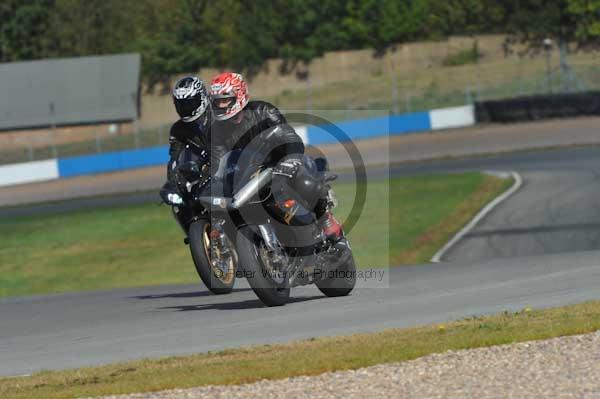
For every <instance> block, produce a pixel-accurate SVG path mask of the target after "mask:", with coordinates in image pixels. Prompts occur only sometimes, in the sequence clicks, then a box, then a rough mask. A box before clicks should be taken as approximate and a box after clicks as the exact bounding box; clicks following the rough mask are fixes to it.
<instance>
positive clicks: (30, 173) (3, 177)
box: [0, 106, 475, 186]
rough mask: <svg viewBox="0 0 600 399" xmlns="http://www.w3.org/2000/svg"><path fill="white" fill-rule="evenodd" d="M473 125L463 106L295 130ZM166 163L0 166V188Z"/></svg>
mask: <svg viewBox="0 0 600 399" xmlns="http://www.w3.org/2000/svg"><path fill="white" fill-rule="evenodd" d="M473 124H475V115H474V108H473V107H472V106H464V107H454V108H446V109H439V110H432V111H429V112H417V113H412V114H405V115H392V116H386V117H380V118H370V119H360V120H352V121H344V122H338V123H336V124H335V126H336V127H337V128H339V129H328V126H298V127H296V131H297V132H298V134H299V135H300V136H301V137H302V139H303V140H304V142H305V143H306V144H311V145H321V144H328V143H335V142H337V141H346V140H364V139H370V138H374V137H381V136H388V135H397V134H406V133H417V132H425V131H431V130H439V129H447V128H455V127H461V126H470V125H473ZM336 131H337V132H340V131H341V132H343V134H341V135H340V134H335V133H333V134H332V132H336ZM167 161H168V147H167V146H158V147H150V148H143V149H138V150H129V151H116V152H110V153H103V154H94V155H83V156H77V157H70V158H59V159H50V160H47V161H38V162H28V163H22V164H14V165H5V166H0V186H9V185H13V184H22V183H32V182H39V181H45V180H52V179H58V178H64V177H73V176H82V175H90V174H96V173H106V172H115V171H118V170H125V169H135V168H144V167H148V166H156V165H161V164H165V163H166V162H167Z"/></svg>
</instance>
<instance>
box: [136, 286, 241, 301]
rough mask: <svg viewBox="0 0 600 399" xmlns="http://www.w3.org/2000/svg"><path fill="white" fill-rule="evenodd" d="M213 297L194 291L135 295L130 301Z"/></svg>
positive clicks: (238, 290) (236, 290)
mask: <svg viewBox="0 0 600 399" xmlns="http://www.w3.org/2000/svg"><path fill="white" fill-rule="evenodd" d="M244 291H251V289H250V288H237V289H234V290H233V291H231V292H232V293H234V292H244ZM211 295H213V294H212V293H211V292H210V291H192V292H175V293H172V294H156V295H135V296H130V297H129V298H130V299H165V298H197V297H201V296H211Z"/></svg>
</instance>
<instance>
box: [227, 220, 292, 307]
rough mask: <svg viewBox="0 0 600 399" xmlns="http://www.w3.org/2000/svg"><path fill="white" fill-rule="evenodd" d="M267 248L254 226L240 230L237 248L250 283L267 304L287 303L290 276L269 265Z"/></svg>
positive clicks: (279, 304)
mask: <svg viewBox="0 0 600 399" xmlns="http://www.w3.org/2000/svg"><path fill="white" fill-rule="evenodd" d="M265 249H266V246H265V243H264V241H263V239H262V237H261V236H260V235H259V234H258V233H257V232H256V231H255V230H254V228H253V227H251V226H245V227H242V228H241V229H240V230H239V232H238V238H237V250H238V256H239V258H240V264H241V265H243V266H244V274H245V275H246V277H247V279H248V284H250V287H252V290H253V291H254V293H255V294H256V296H257V297H258V298H259V299H260V300H261V301H262V302H263V303H264V304H265V305H267V306H269V307H271V306H281V305H285V304H286V302H288V301H289V299H290V286H289V277H288V276H285V275H281V274H278V273H277V271H275V270H273V268H272V267H269V259H268V256H267V255H265V252H264V251H265Z"/></svg>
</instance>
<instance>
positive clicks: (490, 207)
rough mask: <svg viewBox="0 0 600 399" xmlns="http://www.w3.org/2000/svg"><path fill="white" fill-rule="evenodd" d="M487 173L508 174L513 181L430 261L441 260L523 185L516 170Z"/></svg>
mask: <svg viewBox="0 0 600 399" xmlns="http://www.w3.org/2000/svg"><path fill="white" fill-rule="evenodd" d="M489 174H493V175H496V176H502V175H505V176H506V175H509V176H512V178H513V179H514V181H515V182H514V184H513V185H512V186H511V188H510V189H508V190H507V191H506V192H504V193H503V194H501V195H499V196H498V197H496V198H495V199H494V200H493V201H492V202H490V203H489V204H487V205H486V206H485V208H483V209H482V210H481V211H479V213H478V214H477V215H475V217H474V218H473V219H472V220H471V221H470V222H469V223H468V224H467V225H466V226H465V227H463V228H462V230H461V231H459V232H458V233H456V235H455V236H454V237H452V239H451V240H450V241H448V242H447V243H446V245H444V246H443V247H442V248H441V249H440V250H439V251H437V252H436V253H435V255H433V257H432V258H431V262H434V263H439V262H441V261H442V257H443V256H444V255H445V254H446V253H447V252H448V251H449V250H450V249H451V248H452V247H453V246H455V245H456V244H457V243H458V242H459V241H460V240H462V239H463V237H464V236H466V235H467V234H468V233H469V232H470V231H471V230H473V228H474V227H475V226H476V225H477V223H479V222H480V221H481V220H482V219H483V218H484V217H486V216H487V215H488V214H489V213H490V212H491V211H493V210H494V208H496V207H497V206H498V205H500V204H501V203H502V202H504V201H505V200H506V199H508V197H510V196H511V195H513V194H514V193H516V192H517V191H518V190H519V189H520V188H521V186H522V185H523V178H521V175H519V174H518V173H517V172H508V173H502V172H500V173H497V172H490V173H489Z"/></svg>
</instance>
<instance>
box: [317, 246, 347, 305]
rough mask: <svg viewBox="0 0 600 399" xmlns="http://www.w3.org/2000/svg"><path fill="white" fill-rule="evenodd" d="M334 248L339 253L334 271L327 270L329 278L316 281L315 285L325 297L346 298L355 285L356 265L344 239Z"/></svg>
mask: <svg viewBox="0 0 600 399" xmlns="http://www.w3.org/2000/svg"><path fill="white" fill-rule="evenodd" d="M334 248H335V249H336V250H337V251H338V252H339V253H340V257H339V259H340V261H339V263H338V264H337V265H336V267H335V269H332V270H328V273H329V274H330V275H331V276H330V277H329V276H328V277H326V278H324V279H321V280H316V281H315V285H316V286H317V288H318V289H319V291H321V292H322V293H323V294H325V295H326V296H329V297H336V296H346V295H348V294H350V292H352V290H353V289H354V286H355V285H356V264H355V263H354V256H353V255H352V250H351V249H350V246H349V245H348V241H347V239H346V238H343V239H341V240H340V241H338V242H337V243H336V244H335V245H334Z"/></svg>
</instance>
